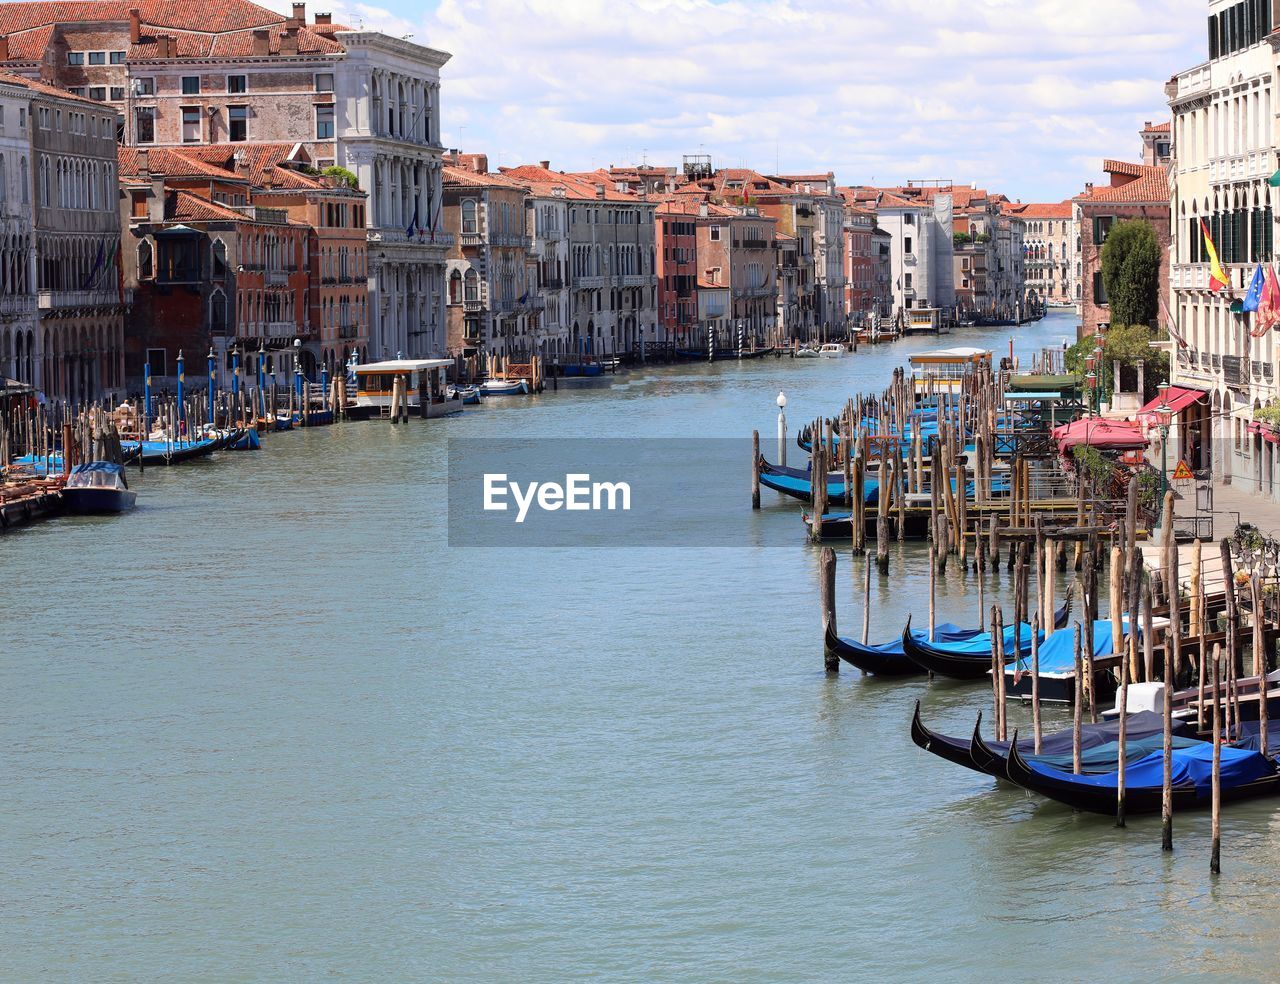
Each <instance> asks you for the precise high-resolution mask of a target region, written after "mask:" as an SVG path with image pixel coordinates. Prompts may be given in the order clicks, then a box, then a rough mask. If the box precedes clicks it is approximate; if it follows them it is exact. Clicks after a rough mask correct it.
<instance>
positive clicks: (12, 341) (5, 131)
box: [0, 79, 44, 387]
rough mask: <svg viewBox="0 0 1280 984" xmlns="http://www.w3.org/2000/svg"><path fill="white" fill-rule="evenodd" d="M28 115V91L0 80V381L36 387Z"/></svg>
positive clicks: (38, 349)
mask: <svg viewBox="0 0 1280 984" xmlns="http://www.w3.org/2000/svg"><path fill="white" fill-rule="evenodd" d="M30 114H31V93H30V90H28V89H26V88H25V87H23V86H22V85H19V84H17V82H16V80H15V81H9V80H4V79H0V376H8V377H10V378H12V379H18V380H21V381H22V382H24V383H29V384H30V385H32V386H36V387H41V386H43V379H42V372H41V370H42V368H43V367H42V360H43V356H44V350H43V345H42V339H41V332H40V331H39V329H38V327H37V324H36V268H35V262H36V260H35V244H34V241H33V238H32V229H33V225H32V216H33V201H34V195H35V188H34V186H33V174H34V172H33V170H32V165H31V160H32V158H31V135H30Z"/></svg>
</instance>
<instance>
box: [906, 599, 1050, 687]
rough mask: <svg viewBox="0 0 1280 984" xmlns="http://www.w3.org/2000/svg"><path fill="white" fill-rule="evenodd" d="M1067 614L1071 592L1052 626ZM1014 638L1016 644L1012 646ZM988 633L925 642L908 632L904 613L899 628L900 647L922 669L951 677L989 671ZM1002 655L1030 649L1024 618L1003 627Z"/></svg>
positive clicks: (967, 677) (971, 676) (970, 677)
mask: <svg viewBox="0 0 1280 984" xmlns="http://www.w3.org/2000/svg"><path fill="white" fill-rule="evenodd" d="M1070 615H1071V595H1070V593H1068V594H1067V600H1066V601H1065V602H1063V604H1062V607H1061V608H1059V609H1058V610H1057V611H1056V612H1055V613H1054V617H1053V624H1054V627H1055V628H1058V627H1061V626H1064V625H1066V624H1067V618H1068V617H1069V616H1070ZM1015 641H1016V643H1017V646H1016V648H1015ZM991 647H992V639H991V633H989V632H981V633H979V634H977V635H975V636H973V637H972V638H971V639H967V640H965V641H964V642H960V643H939V642H928V641H926V640H923V639H919V638H917V637H916V636H915V635H914V634H913V633H912V632H911V618H910V616H908V617H907V624H906V627H905V628H904V629H903V630H902V651H903V652H904V653H906V654H907V658H908V659H910V660H911V661H912V662H914V663H916V664H917V665H918V666H919V667H920V668H921V669H922V670H927V671H929V672H930V673H936V674H938V675H939V676H945V677H950V678H951V679H953V680H977V679H979V678H981V677H983V676H986V674H988V673H990V672H991ZM1004 651H1005V654H1006V655H1011V656H1015V657H1016V656H1017V655H1019V654H1025V653H1029V652H1030V651H1031V627H1030V626H1029V625H1027V624H1026V623H1025V622H1024V623H1022V625H1019V626H1012V625H1011V626H1009V627H1008V628H1006V629H1005V630H1004Z"/></svg>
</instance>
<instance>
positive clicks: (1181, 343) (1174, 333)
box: [1157, 297, 1187, 349]
mask: <svg viewBox="0 0 1280 984" xmlns="http://www.w3.org/2000/svg"><path fill="white" fill-rule="evenodd" d="M1157 299H1158V300H1159V301H1160V309H1161V310H1162V311H1164V316H1165V317H1166V318H1168V319H1169V336H1170V337H1171V338H1172V339H1173V340H1174V341H1175V342H1177V343H1178V348H1180V349H1185V348H1186V347H1187V340H1186V339H1185V338H1183V337H1182V331H1181V329H1180V328H1179V327H1178V321H1177V319H1176V318H1174V316H1173V315H1172V314H1171V313H1170V312H1169V305H1167V304H1166V303H1165V302H1164V298H1163V297H1159V298H1157Z"/></svg>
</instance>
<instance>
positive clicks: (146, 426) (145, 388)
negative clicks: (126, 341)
mask: <svg viewBox="0 0 1280 984" xmlns="http://www.w3.org/2000/svg"><path fill="white" fill-rule="evenodd" d="M142 403H143V409H142V434H141V435H140V437H139V439H140V440H143V441H145V440H146V439H147V435H148V434H150V433H151V363H150V362H149V361H148V362H146V363H144V364H143V366H142Z"/></svg>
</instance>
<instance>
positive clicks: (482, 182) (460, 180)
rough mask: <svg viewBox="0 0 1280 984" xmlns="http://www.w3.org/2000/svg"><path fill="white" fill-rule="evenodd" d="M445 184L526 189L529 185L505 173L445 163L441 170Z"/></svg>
mask: <svg viewBox="0 0 1280 984" xmlns="http://www.w3.org/2000/svg"><path fill="white" fill-rule="evenodd" d="M441 175H442V178H443V181H444V184H445V186H446V187H447V186H448V185H465V186H466V187H468V188H517V189H520V190H522V191H528V190H529V185H528V184H526V183H525V182H523V181H517V180H515V179H514V178H509V177H507V176H506V175H505V174H491V173H489V172H487V171H486V172H481V171H473V170H471V169H470V168H467V167H451V166H449V165H447V164H446V165H445V166H444V168H443V170H442V171H441Z"/></svg>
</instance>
